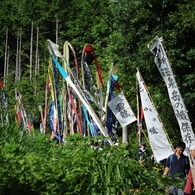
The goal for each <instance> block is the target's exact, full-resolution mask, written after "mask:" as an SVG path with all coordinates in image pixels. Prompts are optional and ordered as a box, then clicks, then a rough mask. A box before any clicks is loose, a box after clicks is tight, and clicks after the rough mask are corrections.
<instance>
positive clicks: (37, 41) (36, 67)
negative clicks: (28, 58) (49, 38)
mask: <svg viewBox="0 0 195 195" xmlns="http://www.w3.org/2000/svg"><path fill="white" fill-rule="evenodd" d="M38 55H39V27H37V40H36V56H35V76H36V75H38V63H39V60H38V58H39V57H38Z"/></svg>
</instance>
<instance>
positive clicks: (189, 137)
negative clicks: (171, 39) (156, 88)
mask: <svg viewBox="0 0 195 195" xmlns="http://www.w3.org/2000/svg"><path fill="white" fill-rule="evenodd" d="M162 41H163V38H162V37H160V38H159V37H156V38H155V41H153V42H152V44H148V48H149V50H150V51H151V52H152V53H153V54H154V56H155V57H154V61H155V63H156V66H157V68H158V70H159V72H160V74H161V76H162V77H163V79H164V81H165V83H166V86H167V89H168V94H169V98H170V101H171V104H172V107H173V110H174V113H175V116H176V118H177V121H178V124H179V127H180V131H181V135H182V139H183V141H184V142H185V143H186V144H188V145H189V146H191V145H195V139H194V133H193V130H192V126H191V122H190V119H189V117H188V111H187V110H186V108H185V105H184V102H183V99H182V97H181V94H180V91H179V88H178V86H177V83H176V80H175V77H174V75H173V72H172V69H171V66H170V62H169V60H168V58H167V55H166V52H165V50H164V48H163V45H162Z"/></svg>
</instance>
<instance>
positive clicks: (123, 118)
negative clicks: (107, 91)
mask: <svg viewBox="0 0 195 195" xmlns="http://www.w3.org/2000/svg"><path fill="white" fill-rule="evenodd" d="M108 106H109V107H110V109H111V110H112V112H113V114H114V115H115V117H116V118H117V120H118V121H119V123H120V124H121V126H122V127H125V126H127V125H129V124H130V123H132V122H134V121H136V120H137V119H136V117H135V115H134V113H133V111H132V109H131V107H130V105H129V103H128V102H127V100H126V98H125V96H124V95H123V94H119V95H118V96H116V97H114V98H113V99H112V100H111V101H110V102H109V103H108Z"/></svg>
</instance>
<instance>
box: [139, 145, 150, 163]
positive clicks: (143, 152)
mask: <svg viewBox="0 0 195 195" xmlns="http://www.w3.org/2000/svg"><path fill="white" fill-rule="evenodd" d="M136 158H137V160H138V161H139V162H140V164H143V163H144V162H145V161H149V160H150V153H149V151H148V150H147V149H146V143H145V142H142V143H141V145H140V146H139V148H138V151H137V156H136Z"/></svg>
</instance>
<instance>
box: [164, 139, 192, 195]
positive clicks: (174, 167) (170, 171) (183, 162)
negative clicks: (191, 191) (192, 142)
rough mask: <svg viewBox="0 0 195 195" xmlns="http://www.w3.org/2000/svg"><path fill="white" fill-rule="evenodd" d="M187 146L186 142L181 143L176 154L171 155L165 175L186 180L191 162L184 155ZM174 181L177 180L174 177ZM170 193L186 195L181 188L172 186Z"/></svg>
mask: <svg viewBox="0 0 195 195" xmlns="http://www.w3.org/2000/svg"><path fill="white" fill-rule="evenodd" d="M185 147H186V144H185V143H184V142H179V143H178V144H177V147H176V149H175V153H173V154H171V155H170V156H169V157H168V159H167V161H166V165H165V170H164V173H163V175H174V174H177V177H179V178H181V179H184V178H185V177H186V175H187V174H188V172H189V169H190V162H189V159H188V157H187V156H185V155H184V154H183V152H184V150H185ZM173 179H176V178H174V177H173ZM169 190H170V193H171V194H173V195H184V191H183V189H181V188H178V187H174V186H170V187H169Z"/></svg>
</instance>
